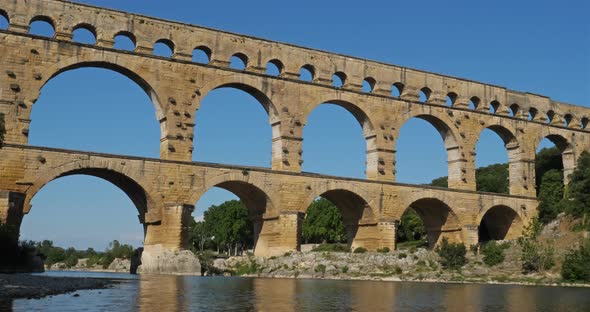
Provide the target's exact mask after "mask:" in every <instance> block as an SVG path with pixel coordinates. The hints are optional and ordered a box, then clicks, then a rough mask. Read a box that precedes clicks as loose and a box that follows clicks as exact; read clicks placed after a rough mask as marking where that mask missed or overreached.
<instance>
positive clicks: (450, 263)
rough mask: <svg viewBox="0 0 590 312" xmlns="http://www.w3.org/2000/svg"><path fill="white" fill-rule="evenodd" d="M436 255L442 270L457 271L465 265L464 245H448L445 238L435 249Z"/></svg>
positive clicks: (465, 251) (465, 250) (465, 249)
mask: <svg viewBox="0 0 590 312" xmlns="http://www.w3.org/2000/svg"><path fill="white" fill-rule="evenodd" d="M436 253H437V254H438V255H439V256H440V257H441V264H442V266H443V267H444V268H449V269H458V268H460V267H462V266H463V265H465V263H467V259H466V258H465V254H466V253H467V248H465V245H464V244H462V243H461V244H456V243H449V241H448V239H447V238H446V237H445V238H443V240H442V243H441V244H440V246H439V247H437V248H436Z"/></svg>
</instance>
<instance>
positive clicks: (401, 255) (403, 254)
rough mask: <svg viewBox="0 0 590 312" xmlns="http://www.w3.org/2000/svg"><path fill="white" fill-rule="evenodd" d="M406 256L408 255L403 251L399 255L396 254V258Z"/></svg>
mask: <svg viewBox="0 0 590 312" xmlns="http://www.w3.org/2000/svg"><path fill="white" fill-rule="evenodd" d="M407 256H408V255H406V254H405V253H403V252H402V253H400V254H399V255H397V258H398V259H404V258H406V257H407Z"/></svg>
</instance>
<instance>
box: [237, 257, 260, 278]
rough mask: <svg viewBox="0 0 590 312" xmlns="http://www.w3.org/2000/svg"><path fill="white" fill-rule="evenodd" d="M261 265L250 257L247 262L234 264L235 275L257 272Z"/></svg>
mask: <svg viewBox="0 0 590 312" xmlns="http://www.w3.org/2000/svg"><path fill="white" fill-rule="evenodd" d="M260 269H261V267H260V266H259V265H258V263H256V261H255V260H253V259H250V261H249V263H243V262H242V263H240V264H238V265H237V266H236V271H235V273H236V275H247V274H248V275H250V274H255V273H258V271H259V270H260Z"/></svg>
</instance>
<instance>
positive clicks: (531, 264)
mask: <svg viewBox="0 0 590 312" xmlns="http://www.w3.org/2000/svg"><path fill="white" fill-rule="evenodd" d="M541 225H542V224H541V222H539V220H538V219H534V220H533V221H532V222H531V223H530V224H529V225H528V226H527V227H526V228H525V229H524V232H523V234H524V236H523V237H521V238H520V239H519V240H518V244H519V245H520V248H521V250H522V255H521V258H520V260H521V261H522V271H523V272H524V273H530V272H539V271H543V270H548V269H550V268H552V267H553V266H554V265H555V259H554V254H555V250H554V248H553V246H550V245H548V244H544V243H542V242H540V241H538V240H537V237H538V235H539V233H540V232H541Z"/></svg>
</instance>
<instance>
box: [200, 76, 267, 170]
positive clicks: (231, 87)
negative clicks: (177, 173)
mask: <svg viewBox="0 0 590 312" xmlns="http://www.w3.org/2000/svg"><path fill="white" fill-rule="evenodd" d="M260 108H262V109H260ZM273 116H276V110H275V108H274V106H273V104H272V102H271V101H270V99H268V98H267V97H266V96H265V95H264V94H263V93H262V92H260V91H259V90H256V89H255V88H252V87H250V86H247V85H243V84H225V85H221V86H218V87H216V88H215V89H214V90H212V91H210V92H209V93H207V94H206V95H204V97H203V98H202V99H201V102H200V104H199V109H198V110H197V111H196V113H195V129H194V144H195V148H194V153H193V160H195V161H204V162H213V163H224V164H235V165H248V166H257V167H267V168H268V167H269V166H270V164H271V160H272V137H273V131H272V128H271V124H270V119H272V118H273ZM275 126H276V127H278V125H275ZM221 142H222V143H221Z"/></svg>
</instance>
